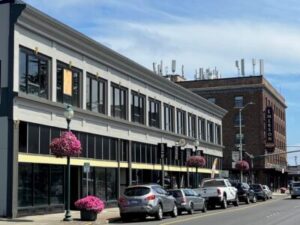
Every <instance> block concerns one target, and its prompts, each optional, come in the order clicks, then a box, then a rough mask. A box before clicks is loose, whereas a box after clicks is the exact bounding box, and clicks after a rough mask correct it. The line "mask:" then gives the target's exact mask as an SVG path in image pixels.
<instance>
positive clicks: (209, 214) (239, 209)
mask: <svg viewBox="0 0 300 225" xmlns="http://www.w3.org/2000/svg"><path fill="white" fill-rule="evenodd" d="M279 200H282V199H274V200H272V201H268V202H262V203H258V204H257V203H256V204H253V205H250V206H245V207H243V208H236V209H232V210H225V211H220V212H215V213H208V214H200V215H197V216H192V217H190V218H185V219H179V220H176V221H171V222H166V223H161V224H159V225H170V224H176V223H182V222H187V221H190V220H195V219H199V218H200V219H201V218H204V217H209V216H214V215H219V214H225V213H227V212H228V213H229V212H236V211H241V210H244V209H249V208H253V207H256V206H260V205H266V204H270V203H272V202H275V201H279Z"/></svg>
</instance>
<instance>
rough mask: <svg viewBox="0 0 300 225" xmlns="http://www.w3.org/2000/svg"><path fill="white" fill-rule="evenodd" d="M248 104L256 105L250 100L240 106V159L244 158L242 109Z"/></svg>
mask: <svg viewBox="0 0 300 225" xmlns="http://www.w3.org/2000/svg"><path fill="white" fill-rule="evenodd" d="M248 105H254V103H253V102H248V103H247V104H246V105H245V106H244V107H241V108H239V125H240V126H239V128H240V132H239V136H240V146H239V149H240V160H241V161H242V160H243V144H242V111H243V110H244V109H245V108H246V107H247V106H248ZM240 173H241V182H243V170H241V172H240Z"/></svg>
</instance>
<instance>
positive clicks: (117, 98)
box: [111, 84, 127, 120]
mask: <svg viewBox="0 0 300 225" xmlns="http://www.w3.org/2000/svg"><path fill="white" fill-rule="evenodd" d="M111 116H113V117H118V118H121V119H124V120H126V119H127V88H125V87H122V86H120V85H117V84H112V85H111Z"/></svg>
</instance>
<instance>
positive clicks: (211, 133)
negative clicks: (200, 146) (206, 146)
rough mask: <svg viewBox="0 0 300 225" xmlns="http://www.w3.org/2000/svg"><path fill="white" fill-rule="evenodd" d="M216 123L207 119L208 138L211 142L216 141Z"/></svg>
mask: <svg viewBox="0 0 300 225" xmlns="http://www.w3.org/2000/svg"><path fill="white" fill-rule="evenodd" d="M214 133H215V132H214V123H213V122H211V121H207V140H208V141H209V142H210V143H214V140H215V137H214Z"/></svg>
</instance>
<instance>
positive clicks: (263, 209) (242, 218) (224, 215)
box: [112, 196, 300, 225]
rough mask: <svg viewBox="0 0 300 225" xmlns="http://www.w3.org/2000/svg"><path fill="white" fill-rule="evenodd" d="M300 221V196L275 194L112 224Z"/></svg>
mask: <svg viewBox="0 0 300 225" xmlns="http://www.w3.org/2000/svg"><path fill="white" fill-rule="evenodd" d="M299 221H300V198H299V199H291V198H287V197H286V196H285V197H282V196H274V197H273V199H272V200H268V201H266V202H261V201H259V202H257V203H255V204H249V205H246V204H243V203H241V204H240V206H239V207H234V206H230V207H229V208H227V209H226V210H223V209H215V210H210V211H208V212H207V213H202V212H196V213H195V214H193V215H182V216H178V217H177V218H171V217H169V216H165V218H164V220H162V221H155V220H154V219H153V218H150V217H149V218H147V220H146V221H133V222H130V223H123V222H121V221H116V222H115V223H112V224H128V225H130V224H132V225H134V224H135V225H137V224H140V223H143V224H147V225H277V224H278V225H279V224H280V225H296V224H299Z"/></svg>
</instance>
